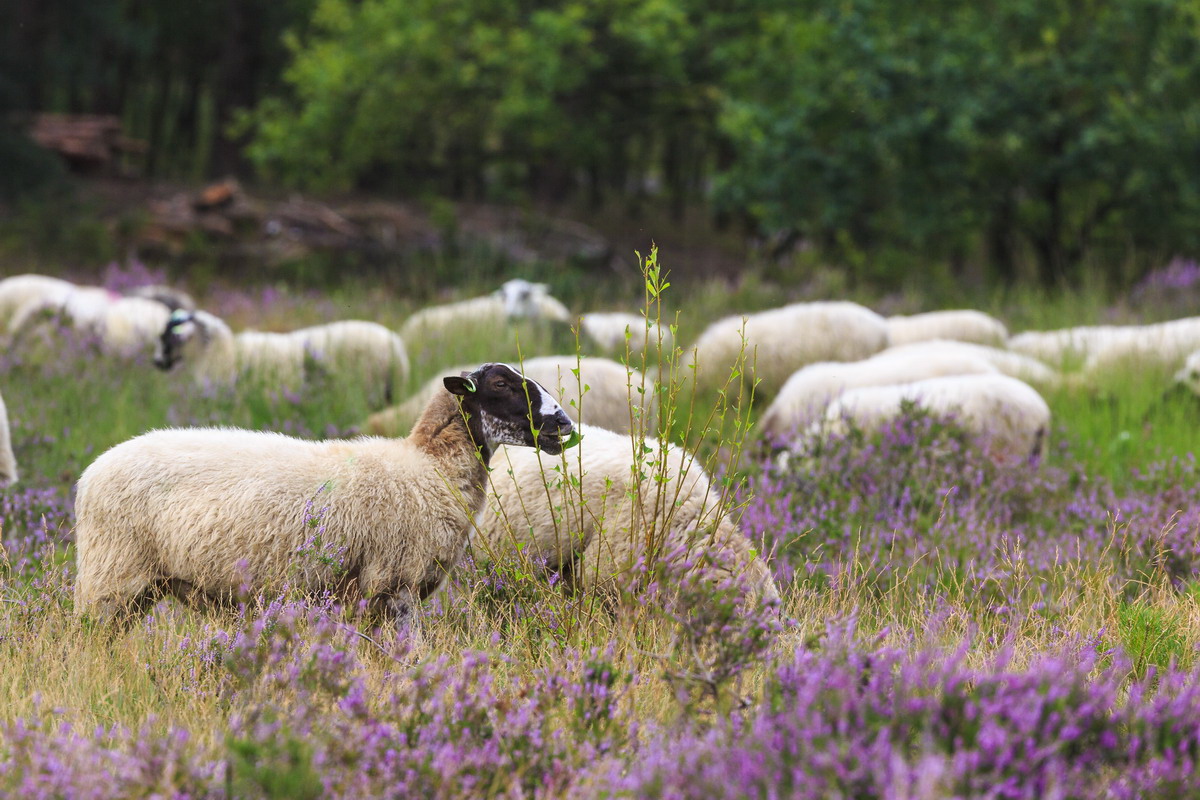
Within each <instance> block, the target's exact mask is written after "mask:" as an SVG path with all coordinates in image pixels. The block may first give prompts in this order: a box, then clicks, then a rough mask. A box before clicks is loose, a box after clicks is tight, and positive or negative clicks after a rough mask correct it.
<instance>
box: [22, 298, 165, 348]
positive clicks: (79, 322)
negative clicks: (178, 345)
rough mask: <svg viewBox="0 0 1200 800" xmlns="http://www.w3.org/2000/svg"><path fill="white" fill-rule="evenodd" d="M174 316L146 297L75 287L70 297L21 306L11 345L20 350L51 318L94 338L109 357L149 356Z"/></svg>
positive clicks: (40, 300) (46, 299)
mask: <svg viewBox="0 0 1200 800" xmlns="http://www.w3.org/2000/svg"><path fill="white" fill-rule="evenodd" d="M170 316H171V311H170V309H169V308H167V306H165V305H163V304H162V303H160V302H158V301H156V300H149V299H146V298H144V297H125V296H122V295H119V294H117V293H115V292H110V291H108V290H107V289H101V288H99V287H95V286H75V287H73V288H72V289H71V291H69V292H68V293H67V294H65V295H62V296H54V297H43V298H40V299H36V300H32V301H30V302H27V303H26V304H25V305H23V306H21V307H20V308H19V309H18V310H17V312H16V313H15V314H14V315H13V317H12V320H11V322H10V324H9V332H10V334H11V340H12V346H13V347H21V346H24V345H25V344H26V343H27V342H28V341H29V338H30V336H31V335H32V333H33V331H34V330H35V329H36V328H37V327H38V326H39V325H41V324H43V323H44V322H46V321H47V320H48V319H54V320H58V321H59V322H60V324H65V325H68V326H70V328H71V329H72V330H74V331H75V332H76V333H79V334H82V335H84V336H89V337H94V338H95V339H96V341H97V343H98V344H99V345H100V349H101V351H102V352H104V353H105V354H107V355H111V356H118V357H123V358H132V357H135V356H138V355H142V354H146V355H149V354H150V352H151V351H152V350H153V348H154V343H155V341H156V340H157V339H158V336H159V334H160V333H161V332H162V329H163V326H164V325H166V323H167V320H168V319H169V318H170Z"/></svg>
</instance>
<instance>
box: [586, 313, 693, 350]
mask: <svg viewBox="0 0 1200 800" xmlns="http://www.w3.org/2000/svg"><path fill="white" fill-rule="evenodd" d="M579 330H580V333H581V334H582V335H583V336H584V338H586V339H588V340H589V341H591V343H592V344H594V345H595V346H596V347H597V348H599V349H600V350H601V351H603V352H605V353H610V354H611V353H619V354H624V353H625V352H626V342H628V351H629V355H630V356H637V355H640V354H641V353H643V352H646V353H658V352H660V351H661V352H663V353H670V352H671V350H672V348H673V347H674V346H675V341H674V336H673V334H672V333H671V329H670V327H669V326H668V327H663V326H660V325H659V324H658V323H656V322H652V321H649V320H647V319H646V318H645V317H644V316H643V315H641V314H627V313H624V312H621V311H612V312H599V311H592V312H589V313H587V314H582V315H580V317H579ZM660 338H661V345H660V341H659V340H660Z"/></svg>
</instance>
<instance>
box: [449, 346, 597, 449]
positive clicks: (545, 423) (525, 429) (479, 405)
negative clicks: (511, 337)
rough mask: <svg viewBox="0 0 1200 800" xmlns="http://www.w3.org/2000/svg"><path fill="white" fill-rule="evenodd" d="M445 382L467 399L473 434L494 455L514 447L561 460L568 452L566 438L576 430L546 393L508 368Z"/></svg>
mask: <svg viewBox="0 0 1200 800" xmlns="http://www.w3.org/2000/svg"><path fill="white" fill-rule="evenodd" d="M443 381H444V383H445V386H446V388H447V389H448V390H449V391H450V392H451V393H452V394H456V395H459V396H461V397H462V398H463V408H464V409H465V410H466V411H467V412H468V413H469V414H470V415H471V419H469V420H468V424H469V425H470V427H471V428H472V434H473V435H475V436H477V439H476V441H477V442H478V440H479V438H482V439H483V442H484V443H485V444H486V447H487V450H488V452H489V453H491V452H492V451H494V450H495V449H496V446H497V445H501V444H513V445H521V446H524V447H537V448H538V449H540V450H544V451H545V452H547V453H550V454H552V455H557V454H558V453H561V452H562V449H563V445H562V438H563V437H564V436H567V435H569V434H570V433H571V431H573V430H574V429H575V426H574V423H572V422H571V418H570V417H568V416H567V412H566V411H564V410H563V407H562V406H561V405H559V402H558V400H556V399H555V398H554V396H553V395H552V394H550V392H548V391H546V389H545V387H543V386H542V385H541V384H540V383H538V382H537V381H535V380H532V379H530V378H527V377H525V376H524V375H522V374H521V373H520V372H519V371H517V370H516V369H514V368H513V367H510V366H509V365H508V364H495V363H493V364H484V365H483V366H481V367H480V368H479V369H477V370H475V371H474V372H472V373H468V374H465V375H462V376H454V377H448V378H444V379H443Z"/></svg>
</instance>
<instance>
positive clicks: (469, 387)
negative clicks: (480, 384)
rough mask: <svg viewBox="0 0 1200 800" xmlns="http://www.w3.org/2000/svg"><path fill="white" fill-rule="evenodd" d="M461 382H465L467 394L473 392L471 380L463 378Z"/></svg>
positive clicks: (473, 384)
mask: <svg viewBox="0 0 1200 800" xmlns="http://www.w3.org/2000/svg"><path fill="white" fill-rule="evenodd" d="M463 380H464V381H466V382H467V391H468V392H473V391H475V381H473V380H471V379H470V378H463Z"/></svg>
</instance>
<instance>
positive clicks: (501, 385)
mask: <svg viewBox="0 0 1200 800" xmlns="http://www.w3.org/2000/svg"><path fill="white" fill-rule="evenodd" d="M495 386H496V388H497V389H507V388H508V384H507V383H505V382H504V381H496V384H495Z"/></svg>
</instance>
